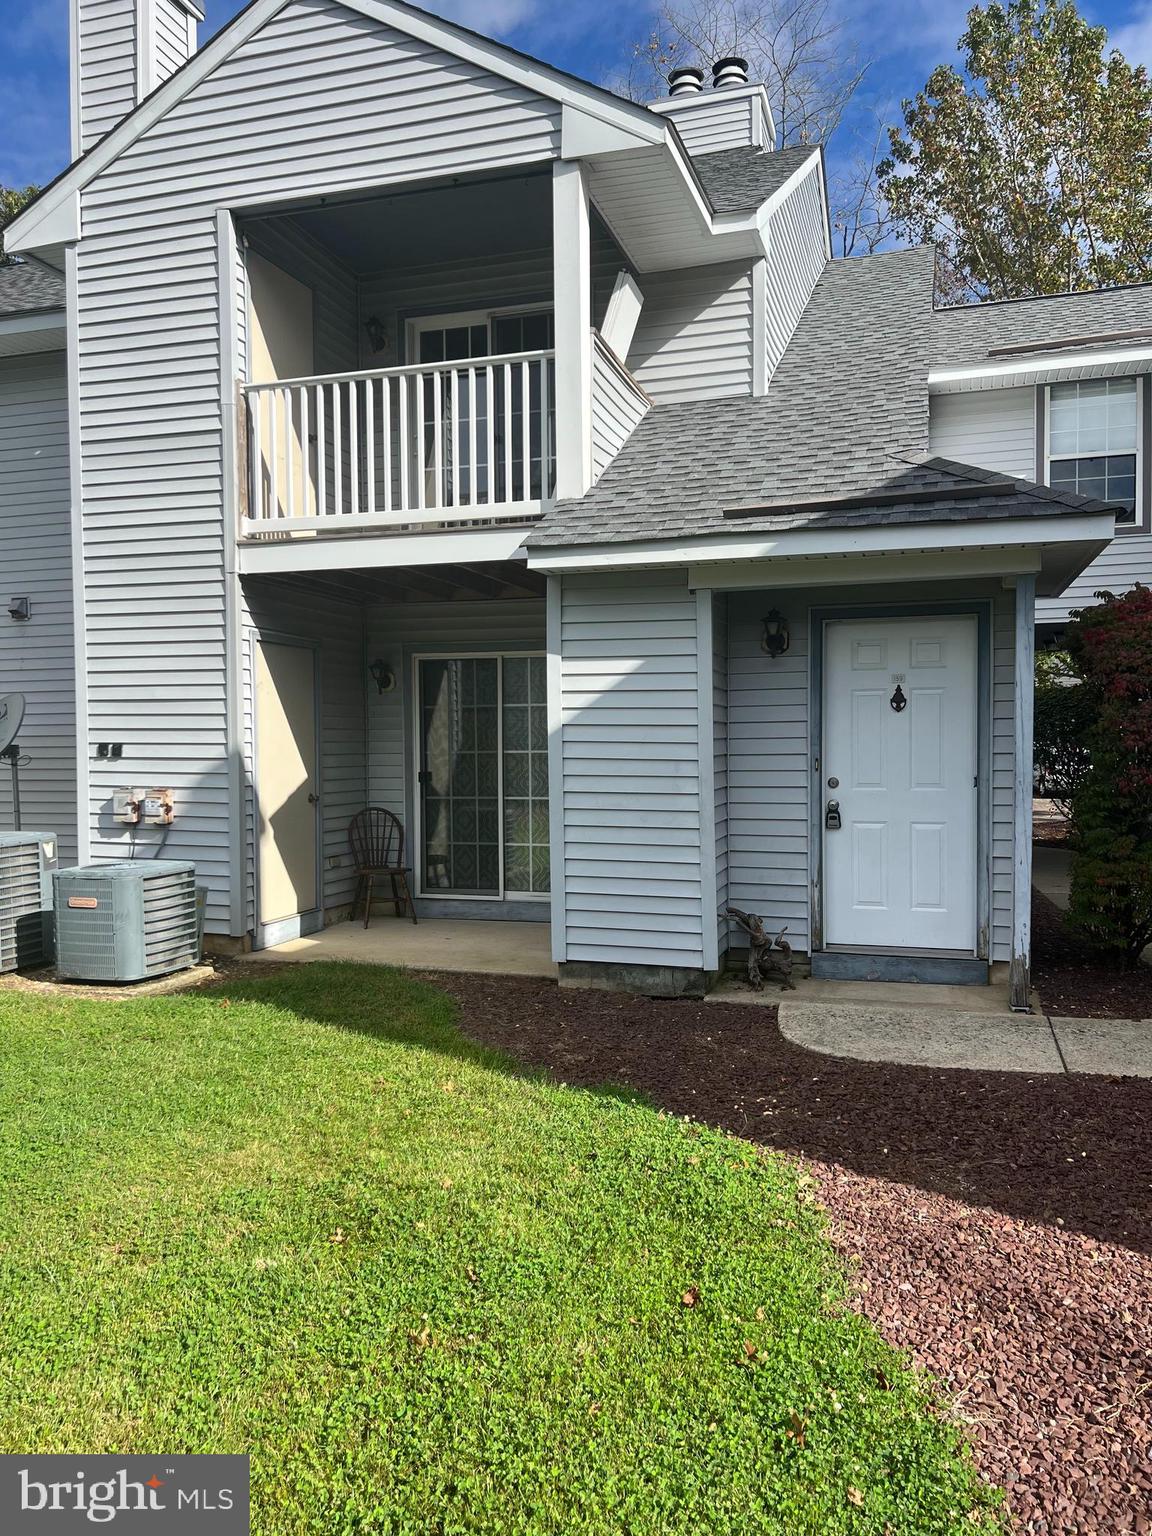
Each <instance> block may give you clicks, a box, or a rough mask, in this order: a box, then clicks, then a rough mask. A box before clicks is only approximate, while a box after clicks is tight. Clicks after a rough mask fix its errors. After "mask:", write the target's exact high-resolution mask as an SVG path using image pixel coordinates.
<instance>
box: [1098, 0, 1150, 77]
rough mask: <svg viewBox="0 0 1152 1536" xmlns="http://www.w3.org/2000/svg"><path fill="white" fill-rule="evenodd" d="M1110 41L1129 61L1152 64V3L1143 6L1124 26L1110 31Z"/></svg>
mask: <svg viewBox="0 0 1152 1536" xmlns="http://www.w3.org/2000/svg"><path fill="white" fill-rule="evenodd" d="M1108 41H1109V42H1110V43H1111V45H1112V47H1113V48H1119V50H1120V52H1121V53H1122V54H1123V55H1124V57H1125V58H1126V59H1127V60H1128V61H1129V63H1132V64H1147V65H1150V66H1152V4H1145V5H1143V6H1141V7H1140V8H1138V9H1137V10H1136V11H1134V12H1133V13H1132V15H1131V16H1130V17H1129V19H1128V20H1127V21H1126V22H1125V23H1124V25H1123V26H1122V27H1116V28H1115V29H1114V30H1112V31H1110V32H1109V34H1108Z"/></svg>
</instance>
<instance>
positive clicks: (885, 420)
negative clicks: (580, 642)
mask: <svg viewBox="0 0 1152 1536" xmlns="http://www.w3.org/2000/svg"><path fill="white" fill-rule="evenodd" d="M933 274H934V252H933V251H932V250H931V249H929V248H926V247H918V248H915V249H912V250H904V251H892V252H888V253H886V254H884V255H880V256H867V257H850V258H848V259H846V260H845V259H841V260H837V261H830V262H828V263H827V265H826V266H825V268H824V271H823V273H822V274H821V276H820V278H819V280H818V282H817V284H816V287H815V289H814V290H813V292H812V296H811V298H810V299H809V301H808V305H807V307H806V309H805V310H804V313H803V315H802V316H801V318H800V322H799V324H798V325H797V327H796V331H795V333H794V334H793V337H792V340H791V341H790V343H789V345H788V347H787V350H786V351H785V353H784V356H783V358H782V359H781V361H780V364H779V366H778V367H777V369H776V372H775V374H774V376H773V378H772V381H771V383H770V384H769V386H768V390H767V393H766V394H765V395H763V396H761V397H759V398H752V397H749V396H739V397H735V398H732V399H727V400H707V401H686V402H684V403H677V404H671V405H657V406H655V407H654V408H653V409H652V410H651V411H649V413H648V415H647V416H646V417H645V418H644V420H643V421H642V422H641V423H640V425H639V426H638V427H637V429H636V431H635V432H634V433H633V435H632V436H631V437H630V438H629V440H628V442H627V443H626V444H625V445H624V447H623V449H621V451H620V453H619V455H618V456H617V457H616V459H615V460H614V461H613V462H612V464H610V465H609V467H608V469H607V470H606V471H605V472H604V474H603V476H602V477H601V479H600V480H599V482H598V483H597V484H596V485H595V486H594V487H593V489H592V490H591V491H589V492H588V494H587V495H586V496H584V497H582V498H581V499H580V500H579V501H569V502H560V503H558V504H557V505H556V507H555V508H553V509H552V511H550V512H549V513H548V515H547V516H546V517H545V518H544V520H543V522H542V523H541V524H540V525H539V527H538V528H537V529H536V530H534V532H533V534H532V536H531V537H530V539H529V541H528V542H529V544H530V545H537V544H564V543H575V542H580V541H584V540H587V541H591V542H596V543H598V542H600V541H602V540H603V541H611V542H623V541H627V540H630V539H631V540H641V539H653V538H679V537H685V536H691V535H695V534H701V533H708V532H715V531H716V530H717V529H718V528H720V527H725V528H726V529H727V530H728V531H731V525H730V524H726V523H725V522H724V516H723V515H724V512H725V511H726V510H727V509H729V508H731V507H737V506H749V505H752V504H763V503H767V502H774V503H779V504H782V505H783V504H789V505H790V504H791V503H793V502H795V501H810V500H812V499H813V498H814V497H817V496H820V495H827V496H832V495H842V494H845V493H847V492H853V491H867V490H869V489H871V488H872V487H874V486H878V485H882V484H883V483H884V482H885V481H886V479H887V478H889V477H890V476H891V474H892V472H893V469H894V461H893V458H892V455H893V453H905V454H917V453H926V452H927V448H928V391H927V383H926V381H927V375H928V352H929V336H928V328H929V325H930V323H931V319H932V283H933Z"/></svg>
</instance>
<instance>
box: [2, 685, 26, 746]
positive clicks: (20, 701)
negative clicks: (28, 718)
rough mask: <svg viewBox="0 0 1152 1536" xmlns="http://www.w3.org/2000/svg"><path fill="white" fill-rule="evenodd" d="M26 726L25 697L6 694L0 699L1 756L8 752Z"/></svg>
mask: <svg viewBox="0 0 1152 1536" xmlns="http://www.w3.org/2000/svg"><path fill="white" fill-rule="evenodd" d="M23 724H24V695H23V694H22V693H6V694H4V695H3V696H2V697H0V756H2V755H3V754H4V753H5V752H7V750H8V748H9V747H10V746H11V745H12V743H13V742H14V741H15V740H16V738H17V736H19V734H20V727H21V726H22V725H23Z"/></svg>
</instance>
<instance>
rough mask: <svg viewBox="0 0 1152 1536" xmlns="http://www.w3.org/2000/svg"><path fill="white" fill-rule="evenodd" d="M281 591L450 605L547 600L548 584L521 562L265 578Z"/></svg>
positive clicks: (263, 579) (261, 578)
mask: <svg viewBox="0 0 1152 1536" xmlns="http://www.w3.org/2000/svg"><path fill="white" fill-rule="evenodd" d="M249 579H256V580H259V581H260V582H261V584H263V585H266V586H270V587H273V588H275V589H277V590H283V591H291V592H312V593H315V594H316V595H317V596H322V597H337V598H342V599H343V600H344V601H345V602H355V603H362V602H363V603H373V602H381V601H384V602H393V603H446V602H462V601H465V602H476V601H477V600H484V599H489V600H491V599H496V598H505V599H507V598H520V597H543V596H544V591H545V586H546V580H547V578H546V577H545V576H543V575H542V574H540V573H539V572H537V571H530V570H528V568H527V567H526V566H525V565H523V564H522V563H521V562H520V561H517V560H501V561H496V560H493V561H487V562H484V563H477V564H475V565H437V566H411V565H410V566H388V567H385V568H384V569H382V570H346V571H345V570H339V571H321V572H301V573H300V574H299V575H296V574H293V575H286V574H275V575H262V576H259V577H257V578H249Z"/></svg>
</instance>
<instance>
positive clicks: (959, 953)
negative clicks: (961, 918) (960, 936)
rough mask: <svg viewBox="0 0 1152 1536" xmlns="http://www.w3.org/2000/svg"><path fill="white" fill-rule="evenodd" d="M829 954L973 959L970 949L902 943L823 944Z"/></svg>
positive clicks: (919, 958)
mask: <svg viewBox="0 0 1152 1536" xmlns="http://www.w3.org/2000/svg"><path fill="white" fill-rule="evenodd" d="M824 949H825V952H826V953H828V954H830V955H911V956H912V958H913V959H918V960H921V959H923V960H927V959H931V960H974V959H976V953H975V951H974V950H971V949H916V948H914V947H913V946H912V945H910V944H908V945H904V944H825V946H824Z"/></svg>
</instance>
